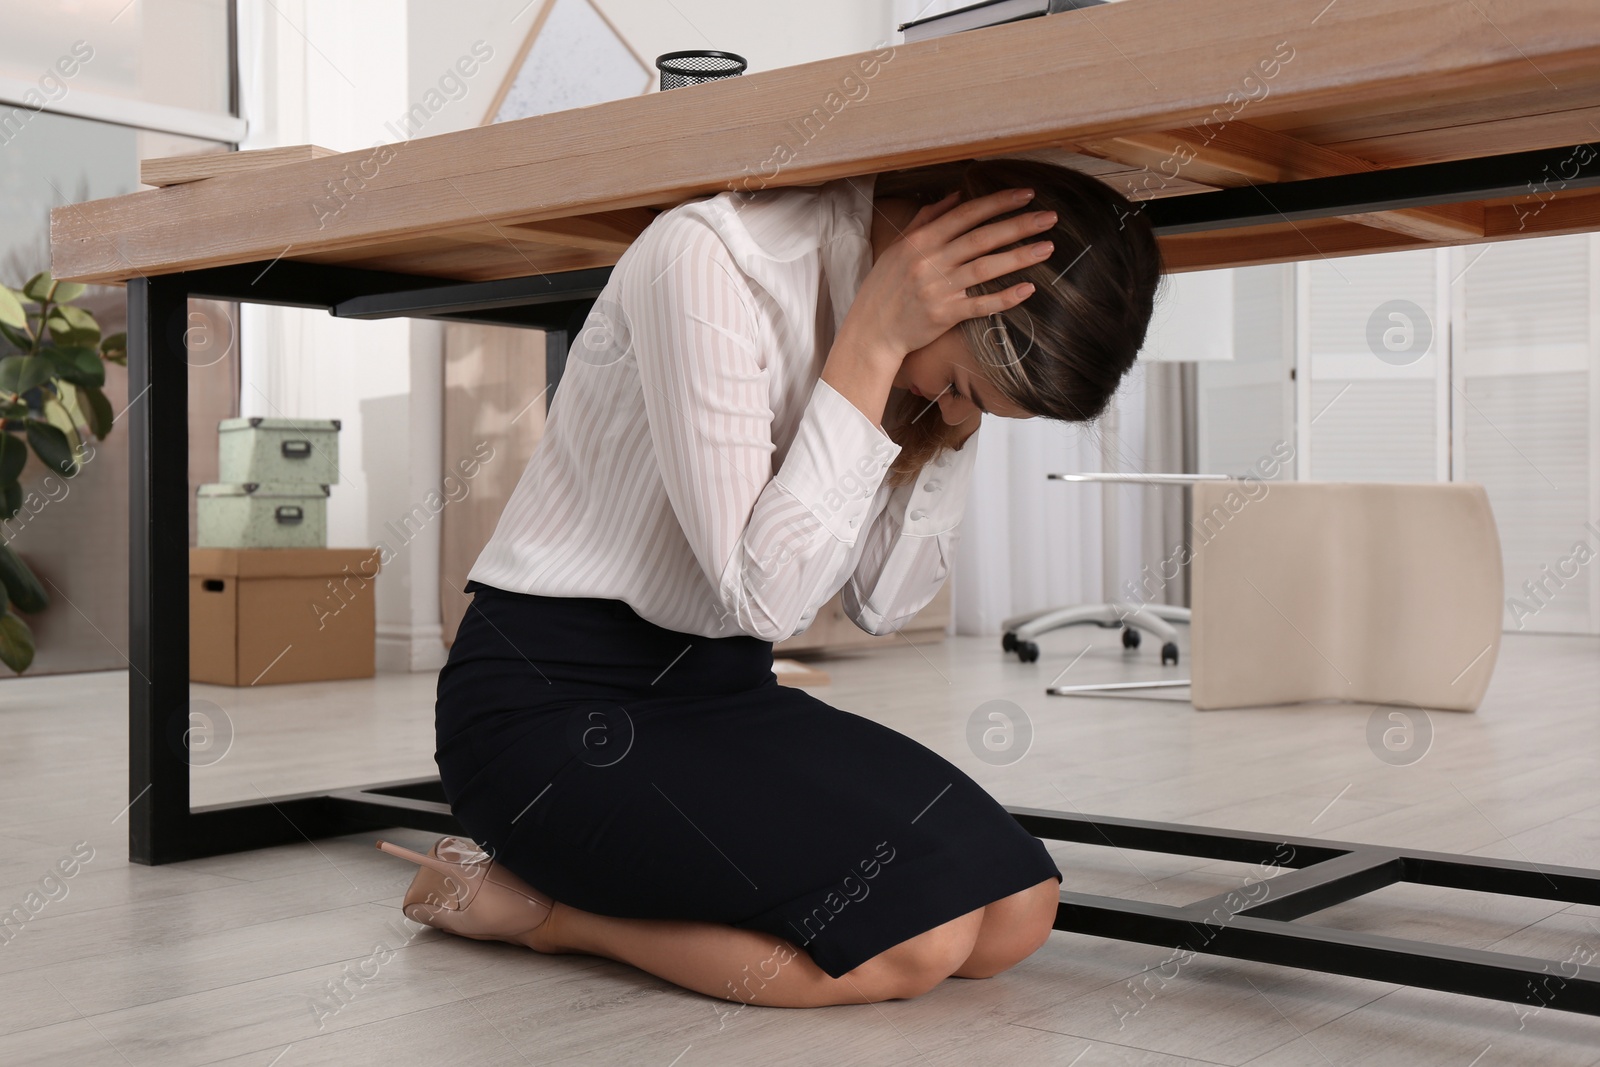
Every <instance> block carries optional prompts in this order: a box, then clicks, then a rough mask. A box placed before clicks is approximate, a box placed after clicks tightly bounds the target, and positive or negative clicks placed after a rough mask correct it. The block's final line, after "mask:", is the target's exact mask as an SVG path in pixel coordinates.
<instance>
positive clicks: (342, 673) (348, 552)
mask: <svg viewBox="0 0 1600 1067" xmlns="http://www.w3.org/2000/svg"><path fill="white" fill-rule="evenodd" d="M381 553H382V550H381V549H377V548H303V549H295V548H263V549H249V548H246V549H231V548H191V549H190V550H189V679H190V681H195V682H210V683H213V684H215V685H269V684H273V683H277V682H311V681H323V680H328V679H335V678H370V677H372V676H373V669H374V666H375V660H376V655H375V642H376V621H375V620H376V613H375V611H374V606H373V605H374V599H373V591H374V590H373V579H374V578H375V577H376V576H377V573H378V569H379V566H380V565H381V563H382V559H381Z"/></svg>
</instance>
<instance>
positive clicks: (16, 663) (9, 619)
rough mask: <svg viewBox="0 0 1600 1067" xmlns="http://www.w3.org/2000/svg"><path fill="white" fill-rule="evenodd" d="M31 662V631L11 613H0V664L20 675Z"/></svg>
mask: <svg viewBox="0 0 1600 1067" xmlns="http://www.w3.org/2000/svg"><path fill="white" fill-rule="evenodd" d="M32 662H33V631H32V630H30V629H28V624H27V623H25V622H23V621H22V620H21V619H19V618H17V617H16V616H15V615H13V614H11V612H9V611H4V612H0V663H4V664H5V665H6V666H7V667H10V668H11V669H12V670H14V671H16V672H17V673H18V674H21V673H22V672H23V671H25V670H27V669H28V665H29V664H30V663H32Z"/></svg>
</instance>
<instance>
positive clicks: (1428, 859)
mask: <svg viewBox="0 0 1600 1067" xmlns="http://www.w3.org/2000/svg"><path fill="white" fill-rule="evenodd" d="M1572 155H1573V153H1572V152H1571V151H1570V150H1550V151H1547V152H1546V153H1543V154H1518V155H1515V156H1508V157H1494V158H1491V159H1486V160H1473V161H1460V162H1458V163H1456V164H1450V165H1445V164H1435V165H1430V166H1431V168H1432V169H1430V168H1429V167H1413V168H1396V169H1395V170H1390V171H1385V172H1383V173H1382V176H1367V175H1350V176H1344V177H1340V178H1322V179H1314V180H1312V181H1308V182H1287V183H1279V184H1278V185H1266V186H1260V187H1253V188H1252V189H1250V190H1229V191H1226V192H1222V193H1210V194H1199V195H1196V196H1186V197H1177V198H1163V199H1158V200H1154V201H1149V202H1146V204H1145V208H1146V209H1147V210H1148V211H1149V212H1150V216H1151V221H1152V223H1153V224H1154V225H1155V227H1156V232H1157V233H1158V234H1163V233H1167V232H1173V233H1176V232H1189V231H1192V230H1194V229H1201V228H1216V229H1221V228H1226V227H1227V226H1228V225H1230V224H1233V225H1245V224H1248V222H1252V221H1256V220H1258V219H1259V218H1260V217H1261V212H1262V209H1261V207H1260V203H1259V202H1255V203H1252V202H1251V199H1252V198H1260V201H1268V200H1270V201H1271V202H1273V203H1277V204H1279V205H1286V206H1289V207H1290V208H1291V210H1290V211H1289V214H1290V215H1291V216H1293V217H1297V218H1307V217H1317V216H1318V215H1338V214H1342V213H1348V212H1349V211H1351V210H1353V209H1355V208H1357V207H1359V208H1361V209H1370V208H1371V207H1372V206H1374V205H1375V204H1382V205H1383V206H1384V207H1391V208H1392V207H1402V206H1406V205H1407V204H1425V203H1440V202H1446V201H1447V200H1449V199H1456V200H1467V199H1475V198H1478V197H1480V196H1487V195H1493V194H1495V193H1499V194H1501V195H1503V194H1504V191H1505V190H1506V189H1507V188H1508V187H1509V183H1512V182H1514V181H1520V180H1523V179H1522V177H1521V176H1522V175H1524V174H1526V173H1528V171H1529V170H1533V171H1534V173H1535V176H1537V172H1538V171H1537V168H1533V167H1531V166H1530V164H1533V163H1538V164H1539V165H1540V166H1543V165H1545V164H1546V163H1550V164H1554V163H1555V162H1557V161H1560V160H1570V158H1571V157H1572ZM1584 158H1585V165H1584V166H1583V167H1581V168H1580V170H1579V172H1578V173H1577V174H1576V175H1574V176H1573V177H1574V178H1575V179H1576V181H1578V182H1582V183H1592V182H1593V181H1595V179H1596V171H1595V170H1594V168H1593V167H1592V166H1589V165H1588V161H1589V160H1590V159H1592V157H1584ZM1440 168H1444V169H1440ZM1413 172H1414V173H1413ZM1474 175H1476V177H1474ZM1429 176H1431V177H1432V178H1433V179H1434V180H1435V181H1434V183H1433V184H1431V185H1430V182H1428V181H1425V180H1423V179H1424V178H1427V177H1429ZM1568 184H1569V185H1571V184H1572V183H1571V182H1569V183H1568ZM1441 189H1443V190H1444V192H1442V193H1441V191H1440V190H1441ZM1186 201H1187V202H1188V203H1185V202H1186ZM1219 207H1222V208H1225V209H1226V210H1222V211H1219V210H1218V208H1219ZM1304 212H1311V214H1305V213H1304ZM1202 220H1203V222H1202ZM609 274H610V268H601V269H598V270H585V271H572V272H567V273H564V274H552V275H541V276H540V277H539V278H537V279H502V280H499V281H494V282H447V281H441V280H440V279H437V278H421V277H416V276H411V275H404V274H393V273H387V272H382V271H369V270H362V269H358V268H350V267H339V266H334V265H325V264H311V263H298V262H295V261H287V262H277V261H273V262H270V263H248V264H238V265H234V266H226V267H215V268H209V269H206V270H200V271H186V272H177V273H173V274H166V275H159V276H156V277H144V276H141V277H139V278H135V279H132V280H130V281H129V282H128V383H129V387H128V392H129V396H130V397H131V398H132V399H131V401H130V403H129V406H128V409H127V415H128V418H127V424H128V434H129V437H130V438H131V440H132V446H131V450H130V462H129V473H130V477H131V483H130V492H129V518H130V522H131V528H130V546H129V672H128V718H129V732H128V801H129V805H128V810H127V812H126V814H127V817H128V823H129V827H128V856H129V859H130V861H132V862H134V863H143V864H151V865H154V864H162V863H171V862H175V861H180V860H185V859H192V858H197V857H200V856H208V855H216V854H220V853H227V852H238V851H243V850H247V849H254V848H262V847H266V846H269V845H277V844H288V843H297V842H300V841H303V840H310V839H315V838H318V837H328V836H335V835H341V834H353V833H366V832H372V831H377V830H383V829H386V828H389V827H394V826H405V827H410V828H414V829H419V830H426V831H429V832H432V833H440V834H445V833H463V832H464V831H463V828H462V827H461V825H460V824H459V823H458V822H457V821H456V819H455V817H454V815H453V814H452V813H451V811H450V807H449V805H448V804H447V803H446V801H445V797H444V791H443V787H442V785H441V784H440V781H439V779H438V778H437V777H425V778H416V779H404V780H396V781H389V782H379V783H375V784H372V785H367V786H359V787H355V788H346V789H337V790H331V791H325V792H313V793H303V794H295V795H290V796H278V797H271V798H264V799H262V800H260V801H246V802H242V803H231V804H219V805H211V806H207V807H202V808H191V807H190V805H189V786H190V774H189V760H188V750H187V743H188V741H187V728H188V724H189V715H188V708H189V604H188V589H189V573H188V572H189V560H188V536H187V527H188V507H189V504H188V495H189V486H188V388H189V386H188V364H187V362H186V356H187V351H186V347H185V332H186V330H187V328H188V300H189V298H190V297H210V298H214V299H221V300H239V301H245V302H250V303H264V304H282V305H290V306H298V307H309V308H322V309H324V310H327V311H329V312H331V313H333V314H338V315H342V316H344V317H352V318H386V317H394V316H416V317H432V318H438V319H445V320H454V321H465V322H487V323H494V324H497V325H518V326H537V327H539V328H542V329H545V330H546V331H547V341H548V344H547V357H546V358H547V360H548V361H550V364H549V380H550V382H551V383H552V385H554V383H556V382H557V381H558V380H559V376H560V370H561V362H562V360H563V359H564V357H565V353H566V351H567V341H568V337H569V336H570V335H571V334H572V333H573V332H575V331H576V330H577V329H578V328H579V327H580V326H581V324H582V322H583V320H584V318H585V317H586V316H587V314H588V309H589V308H590V307H592V305H593V303H594V300H595V298H596V297H597V296H598V295H599V293H600V290H601V289H602V288H603V286H604V284H605V282H606V280H607V278H608V277H609ZM180 533H181V534H183V536H179V534H180ZM1006 810H1007V811H1008V812H1010V813H1011V814H1012V816H1013V817H1015V818H1016V819H1017V820H1018V822H1020V823H1021V824H1022V825H1023V827H1024V828H1025V829H1027V830H1028V831H1029V832H1030V833H1032V834H1034V835H1035V836H1037V837H1041V838H1046V839H1053V840H1059V841H1074V842H1080V843H1085V844H1095V845H1109V846H1112V847H1116V848H1126V849H1136V850H1141V851H1149V852H1162V853H1168V854H1173V855H1186V856H1201V857H1207V858H1210V859H1217V860H1229V861H1234V862H1243V863H1273V864H1275V865H1276V866H1280V867H1290V868H1294V869H1295V870H1294V871H1293V872H1292V873H1290V874H1286V875H1280V876H1278V877H1277V878H1274V879H1272V880H1271V883H1263V882H1260V881H1259V880H1257V881H1256V882H1254V883H1252V884H1253V885H1255V886H1256V887H1257V888H1259V887H1260V886H1262V885H1266V886H1267V888H1268V892H1267V893H1266V895H1265V897H1264V898H1263V899H1262V900H1260V901H1246V902H1245V903H1244V904H1240V903H1239V897H1240V895H1241V894H1227V893H1225V894H1221V895H1220V896H1218V897H1213V898H1208V899H1206V900H1201V901H1195V902H1193V903H1191V904H1188V905H1184V906H1180V907H1174V906H1171V905H1162V904H1152V903H1148V902H1145V901H1138V900H1121V899H1116V898H1110V897H1099V896H1094V895H1092V894H1085V893H1078V892H1075V891H1071V890H1067V889H1063V890H1062V891H1061V895H1060V904H1059V906H1058V910H1057V913H1056V921H1055V928H1056V929H1058V930H1067V931H1073V932H1077V933H1083V934H1092V935H1095V936H1098V937H1109V938H1116V939H1120V940H1127V941H1138V942H1143V943H1146V944H1151V945H1160V946H1166V947H1169V948H1173V949H1178V950H1180V951H1182V950H1188V951H1195V952H1206V953H1210V954H1213V955H1222V956H1231V957H1234V958H1237V959H1248V960H1257V961H1261V962H1266V963H1276V964H1282V965H1285V966H1291V967H1303V968H1308V969H1311V970H1317V971H1323V972H1327V973H1332V974H1344V975H1350V976H1353V977H1359V978H1368V979H1372V980H1375V981H1383V982H1396V981H1399V982H1404V983H1406V984H1408V985H1415V986H1421V987H1424V988H1429V989H1437V990H1443V991H1447V992H1454V993H1463V994H1467V995H1471V996H1478V997H1487V998H1491V999H1496V1000H1503V1001H1509V1002H1512V1003H1520V1004H1528V1005H1532V1006H1534V1007H1535V1009H1539V1008H1545V1007H1548V1008H1553V1009H1555V1010H1559V1011H1570V1012H1580V1013H1585V1014H1590V1015H1600V968H1596V967H1592V966H1588V965H1587V964H1586V963H1578V962H1573V961H1571V960H1568V961H1554V960H1542V959H1534V958H1531V957H1522V956H1513V955H1508V954H1504V953H1496V952H1486V951H1481V950H1473V949H1463V948H1457V947H1454V946H1447V945H1436V944H1430V943H1427V942H1421V941H1407V940H1402V939H1398V938H1388V937H1378V936H1373V935H1369V934H1360V933H1354V932H1351V931H1346V930H1339V929H1335V928H1331V927H1319V926H1315V925H1311V924H1306V923H1301V922H1298V921H1296V920H1298V919H1300V918H1302V917H1303V916H1305V915H1308V914H1311V913H1313V912H1315V911H1318V910H1321V909H1323V908H1326V907H1329V906H1332V905H1334V904H1337V903H1340V902H1342V901H1345V900H1350V899H1354V898H1357V897H1360V896H1362V895H1364V894H1367V893H1370V892H1373V891H1374V890H1376V889H1380V888H1382V887H1383V886H1386V885H1390V884H1393V883H1394V882H1397V881H1406V882H1413V883H1418V884H1426V885H1437V886H1449V887H1453V888H1459V889H1471V890H1477V891H1480V892H1490V893H1501V894H1510V895H1518V896H1530V897H1540V898H1544V899H1549V900H1560V901H1568V902H1571V903H1579V904H1590V905H1600V871H1592V870H1584V869H1580V868H1571V867H1554V866H1539V865H1535V864H1532V863H1525V862H1513V861H1506V860H1493V859H1487V858H1483V857H1477V856H1464V855H1450V854H1446V853H1434V852H1423V851H1418V850H1411V849H1398V848H1388V847H1377V846H1370V845H1361V844H1353V843H1349V842H1339V841H1324V840H1320V839H1315V838H1279V837H1273V836H1271V835H1265V834H1255V833H1246V832H1242V831H1233V830H1217V829H1209V828H1205V827H1194V826H1184V825H1181V824H1177V823H1157V822H1144V821H1140V820H1133V819H1118V818H1114V817H1110V816H1099V815H1096V816H1088V815H1082V814H1078V815H1069V814H1066V813H1063V812H1056V811H1047V810H1042V809H1034V808H1019V807H1007V809H1006ZM1284 849H1288V850H1289V852H1290V855H1289V856H1288V857H1287V858H1286V857H1285V856H1284V852H1283V850H1284ZM1133 984H1134V983H1133V982H1132V981H1130V989H1131V988H1132V986H1133Z"/></svg>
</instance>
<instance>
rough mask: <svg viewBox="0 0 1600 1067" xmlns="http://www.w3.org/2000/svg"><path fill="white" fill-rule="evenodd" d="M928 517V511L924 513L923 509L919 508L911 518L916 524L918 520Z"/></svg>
mask: <svg viewBox="0 0 1600 1067" xmlns="http://www.w3.org/2000/svg"><path fill="white" fill-rule="evenodd" d="M927 515H928V513H927V512H926V511H923V510H922V509H921V508H918V509H917V510H916V511H913V512H912V513H911V516H910V518H911V521H912V522H916V521H917V520H918V519H922V518H926V517H927Z"/></svg>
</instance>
